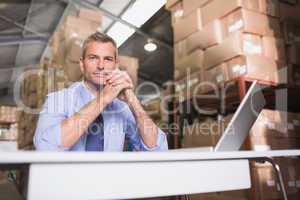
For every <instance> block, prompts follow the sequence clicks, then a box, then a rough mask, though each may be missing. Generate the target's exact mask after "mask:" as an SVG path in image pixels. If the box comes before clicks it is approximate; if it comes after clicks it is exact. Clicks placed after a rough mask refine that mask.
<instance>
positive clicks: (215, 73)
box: [201, 63, 228, 94]
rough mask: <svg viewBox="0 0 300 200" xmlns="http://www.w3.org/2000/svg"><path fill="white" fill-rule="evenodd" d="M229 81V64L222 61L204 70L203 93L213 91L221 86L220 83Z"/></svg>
mask: <svg viewBox="0 0 300 200" xmlns="http://www.w3.org/2000/svg"><path fill="white" fill-rule="evenodd" d="M225 81H228V71H227V64H226V63H222V64H220V65H217V66H215V67H213V68H211V69H208V70H204V82H202V83H201V84H202V85H201V92H202V93H203V94H206V93H209V92H213V91H215V90H217V89H218V88H219V85H220V84H222V83H224V82H225Z"/></svg>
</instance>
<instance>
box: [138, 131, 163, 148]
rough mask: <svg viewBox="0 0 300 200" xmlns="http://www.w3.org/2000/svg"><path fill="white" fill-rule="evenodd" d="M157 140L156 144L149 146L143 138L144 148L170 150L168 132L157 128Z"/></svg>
mask: <svg viewBox="0 0 300 200" xmlns="http://www.w3.org/2000/svg"><path fill="white" fill-rule="evenodd" d="M157 131H158V132H157V141H156V146H155V147H152V148H149V147H148V146H147V145H145V144H144V142H143V140H141V143H142V148H143V149H144V150H145V151H165V150H168V142H167V137H166V134H165V133H164V132H163V131H162V130H161V129H160V128H157Z"/></svg>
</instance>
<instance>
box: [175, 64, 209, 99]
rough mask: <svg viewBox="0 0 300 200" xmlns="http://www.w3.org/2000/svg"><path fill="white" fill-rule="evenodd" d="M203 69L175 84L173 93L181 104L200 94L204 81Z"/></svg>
mask: <svg viewBox="0 0 300 200" xmlns="http://www.w3.org/2000/svg"><path fill="white" fill-rule="evenodd" d="M203 76H204V73H203V69H200V70H198V71H196V72H194V73H193V74H191V75H189V76H187V77H185V78H183V79H181V80H179V81H177V82H175V93H176V96H177V100H178V101H179V102H183V101H185V100H187V99H191V98H193V97H195V96H198V95H199V94H201V93H202V91H203V87H202V85H201V83H202V81H203V80H204V77H203Z"/></svg>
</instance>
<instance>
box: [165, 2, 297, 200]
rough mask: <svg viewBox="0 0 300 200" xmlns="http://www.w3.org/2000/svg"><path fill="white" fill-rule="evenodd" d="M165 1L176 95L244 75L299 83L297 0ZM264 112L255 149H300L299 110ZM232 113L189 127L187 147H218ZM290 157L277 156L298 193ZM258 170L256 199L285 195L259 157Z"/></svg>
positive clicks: (253, 134) (194, 92)
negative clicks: (172, 35) (171, 46)
mask: <svg viewBox="0 0 300 200" xmlns="http://www.w3.org/2000/svg"><path fill="white" fill-rule="evenodd" d="M166 8H167V9H168V10H170V11H171V14H172V26H173V30H174V63H175V73H174V79H175V81H176V84H175V85H176V90H175V92H176V94H177V96H178V97H179V101H184V100H186V99H189V98H191V97H193V96H195V95H202V94H207V93H210V92H212V91H213V89H214V88H216V86H219V85H222V84H223V83H224V82H227V81H231V80H235V79H236V78H237V77H241V76H243V77H245V78H248V79H254V80H261V81H263V82H264V83H269V84H273V85H274V84H285V83H287V85H288V86H299V85H300V67H299V62H300V59H299V57H300V43H299V42H300V37H299V36H300V14H299V13H300V3H299V2H298V1H295V0H292V1H287V0H226V1H224V0H172V1H171V0H169V1H168V3H167V5H166ZM266 113H268V114H266ZM263 115H267V116H268V117H265V118H264V119H263V118H262V117H260V118H259V120H257V122H256V123H255V125H254V127H253V128H252V130H251V134H250V135H251V145H252V149H254V150H266V149H295V148H299V144H300V143H299V141H300V140H299V137H298V135H299V134H297V129H298V124H297V123H298V114H295V113H286V112H279V111H269V110H264V112H263ZM284 115H285V116H287V117H286V118H285V119H286V120H285V119H284V118H283V117H282V116H284ZM275 116H277V117H275ZM229 119H230V116H229V117H227V118H225V119H224V120H221V121H220V119H216V118H206V119H204V120H203V119H202V120H201V121H197V122H195V123H194V124H192V125H187V126H185V127H184V128H183V135H184V137H183V141H182V146H184V147H195V146H214V145H215V144H216V142H217V141H218V139H219V137H220V135H218V134H219V133H222V131H223V130H224V126H225V124H226V123H227V122H228V120H229ZM284 120H285V121H284ZM266 121H267V122H266ZM285 161H286V160H284V159H283V160H279V162H280V163H281V164H282V165H283V171H284V172H283V173H284V174H285V175H284V176H285V177H284V181H285V183H286V185H288V187H289V189H288V193H289V197H290V198H294V197H297V195H299V176H300V174H299V172H297V171H299V160H298V159H292V161H286V162H285ZM253 170H254V174H255V178H256V180H255V182H254V186H253V187H254V188H255V191H256V193H255V195H254V197H255V199H280V198H281V196H280V193H279V191H278V188H277V184H278V183H277V182H276V180H275V176H274V172H273V171H272V170H271V167H270V166H268V165H266V164H260V165H256V166H255V167H254V169H253ZM295 171H296V172H297V173H295ZM194 197H195V199H197V198H198V197H197V196H194ZM201 198H207V199H220V198H221V197H220V196H219V197H218V198H217V197H216V196H215V195H211V196H208V197H207V196H205V197H204V196H201V195H200V196H199V199H201ZM239 198H246V199H248V197H247V195H242V197H241V196H239ZM192 199H193V198H192ZM232 199H233V198H232Z"/></svg>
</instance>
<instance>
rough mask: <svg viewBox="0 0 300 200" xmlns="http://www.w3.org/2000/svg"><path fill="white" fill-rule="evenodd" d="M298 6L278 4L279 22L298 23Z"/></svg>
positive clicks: (299, 13)
mask: <svg viewBox="0 0 300 200" xmlns="http://www.w3.org/2000/svg"><path fill="white" fill-rule="evenodd" d="M299 9H300V5H298V4H297V5H290V4H286V3H281V2H280V3H279V12H280V20H281V21H289V20H290V21H296V22H297V21H299V19H300V12H299Z"/></svg>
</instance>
